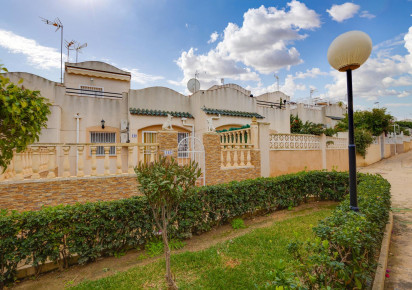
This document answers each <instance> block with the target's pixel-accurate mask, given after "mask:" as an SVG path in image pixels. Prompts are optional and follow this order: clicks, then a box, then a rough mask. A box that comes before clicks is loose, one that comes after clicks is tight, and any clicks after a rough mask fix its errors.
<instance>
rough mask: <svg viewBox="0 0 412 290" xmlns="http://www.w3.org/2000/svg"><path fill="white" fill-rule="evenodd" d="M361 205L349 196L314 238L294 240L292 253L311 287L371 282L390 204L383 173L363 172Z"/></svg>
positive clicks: (360, 286) (361, 286)
mask: <svg viewBox="0 0 412 290" xmlns="http://www.w3.org/2000/svg"><path fill="white" fill-rule="evenodd" d="M359 179H360V180H359V186H358V192H359V198H358V204H359V208H360V212H359V213H357V212H354V211H351V210H350V208H349V196H347V197H346V198H345V200H344V201H343V202H342V203H341V204H340V205H339V206H338V207H337V208H336V209H335V211H334V212H333V214H332V215H331V216H330V217H328V218H327V219H325V220H323V221H321V222H320V223H319V224H318V226H317V227H315V228H314V229H313V230H314V232H315V235H316V237H317V238H316V239H315V240H309V241H307V242H306V243H299V242H292V243H291V244H289V246H288V247H289V252H290V253H291V254H292V255H294V256H295V258H296V259H297V260H298V261H299V263H298V264H299V265H301V266H300V272H299V276H300V278H301V280H302V281H303V282H304V284H305V285H307V286H309V288H310V289H323V288H325V287H326V286H329V287H331V288H332V289H354V288H356V289H364V288H365V287H367V286H369V285H371V281H372V275H373V273H374V270H375V269H376V266H377V264H376V259H375V254H376V253H377V251H379V249H380V243H381V241H382V237H383V233H384V230H385V226H386V223H387V222H388V218H389V211H390V206H391V201H390V184H389V182H387V181H386V180H385V179H383V178H382V177H380V176H376V175H375V176H372V175H361V176H360V178H359Z"/></svg>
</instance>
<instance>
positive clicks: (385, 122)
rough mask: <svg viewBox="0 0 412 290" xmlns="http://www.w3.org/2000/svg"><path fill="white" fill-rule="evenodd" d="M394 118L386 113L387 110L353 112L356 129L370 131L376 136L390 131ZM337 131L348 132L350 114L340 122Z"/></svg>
mask: <svg viewBox="0 0 412 290" xmlns="http://www.w3.org/2000/svg"><path fill="white" fill-rule="evenodd" d="M392 120H393V116H391V115H390V114H387V113H386V108H380V109H377V108H375V109H372V111H355V112H353V125H354V127H355V128H358V129H364V130H367V131H369V132H370V133H371V134H372V135H374V136H379V135H381V134H382V133H387V132H389V131H390V125H391V122H392ZM335 129H337V130H338V131H347V130H348V114H346V115H345V118H344V119H342V120H340V121H339V122H338V124H337V125H336V127H335Z"/></svg>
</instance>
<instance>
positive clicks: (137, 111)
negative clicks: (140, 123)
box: [129, 108, 194, 118]
mask: <svg viewBox="0 0 412 290" xmlns="http://www.w3.org/2000/svg"><path fill="white" fill-rule="evenodd" d="M129 111H130V114H132V115H146V116H167V115H168V114H170V115H172V116H173V117H179V118H194V117H193V116H192V114H190V113H188V112H171V111H161V110H149V109H136V108H130V109H129Z"/></svg>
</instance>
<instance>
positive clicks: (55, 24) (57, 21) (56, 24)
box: [40, 17, 63, 83]
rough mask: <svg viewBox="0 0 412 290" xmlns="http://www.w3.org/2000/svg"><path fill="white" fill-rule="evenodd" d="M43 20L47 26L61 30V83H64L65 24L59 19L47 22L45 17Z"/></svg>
mask: <svg viewBox="0 0 412 290" xmlns="http://www.w3.org/2000/svg"><path fill="white" fill-rule="evenodd" d="M40 18H41V20H42V21H43V22H44V23H46V24H47V25H53V26H55V27H57V28H56V31H57V30H59V29H60V28H61V37H60V38H61V39H60V82H61V83H63V23H62V22H61V21H60V19H59V18H56V19H54V21H50V20H47V19H45V18H43V17H40Z"/></svg>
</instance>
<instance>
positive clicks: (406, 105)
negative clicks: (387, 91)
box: [383, 103, 412, 107]
mask: <svg viewBox="0 0 412 290" xmlns="http://www.w3.org/2000/svg"><path fill="white" fill-rule="evenodd" d="M383 106H384V107H412V103H387V104H383Z"/></svg>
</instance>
